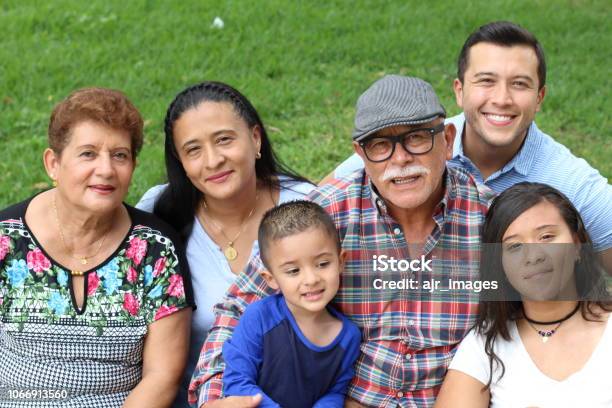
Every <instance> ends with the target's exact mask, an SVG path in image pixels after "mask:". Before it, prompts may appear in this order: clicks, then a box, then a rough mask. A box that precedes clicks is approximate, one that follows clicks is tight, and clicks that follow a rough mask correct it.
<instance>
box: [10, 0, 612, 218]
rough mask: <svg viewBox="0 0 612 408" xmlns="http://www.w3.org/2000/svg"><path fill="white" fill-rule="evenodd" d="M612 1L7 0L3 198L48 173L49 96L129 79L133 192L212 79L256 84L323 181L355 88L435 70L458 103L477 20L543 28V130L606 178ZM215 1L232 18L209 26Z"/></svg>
mask: <svg viewBox="0 0 612 408" xmlns="http://www.w3.org/2000/svg"><path fill="white" fill-rule="evenodd" d="M611 11H612V3H610V2H609V0H600V1H594V0H593V1H581V0H574V1H570V0H531V1H516V0H515V1H502V0H491V1H483V2H475V1H474V2H470V3H464V2H459V1H457V2H455V1H435V0H432V1H406V0H403V1H401V0H400V1H358V2H354V1H325V2H323V1H318V2H315V1H281V0H270V1H195V0H183V1H180V2H179V1H176V2H171V1H156V0H150V1H145V0H134V1H132V0H129V1H126V0H123V1H107V0H104V1H100V0H90V1H59V0H58V1H47V2H42V1H13V0H8V1H7V0H2V1H0V41H1V44H2V45H1V47H0V143H1V145H0V146H1V148H0V207H4V206H6V205H8V204H11V203H13V202H16V201H18V200H21V199H24V198H26V197H28V196H30V195H31V194H33V193H34V192H36V191H39V190H41V189H44V188H47V187H49V186H50V184H49V182H48V179H47V177H46V174H45V172H44V170H43V166H42V159H41V158H42V152H43V150H44V148H45V147H46V143H47V142H46V128H47V124H48V118H49V115H50V113H51V110H52V109H53V106H54V105H55V104H56V103H57V102H58V101H60V100H61V99H62V98H64V97H65V96H66V95H68V94H69V93H70V92H71V91H72V90H74V89H77V88H80V87H85V86H92V85H96V86H104V87H112V88H117V89H121V90H123V91H124V92H126V93H127V95H128V96H129V97H130V99H131V100H132V101H133V102H134V103H135V105H136V106H137V107H138V108H139V109H140V111H141V112H142V114H143V116H144V118H145V121H146V122H145V123H146V127H145V132H146V136H145V146H144V148H143V151H142V153H141V154H140V156H139V164H138V167H137V170H136V173H135V175H134V179H133V182H132V186H131V189H130V194H129V196H128V202H130V203H135V202H136V201H137V200H138V198H139V197H140V196H141V195H142V193H143V192H144V191H146V189H147V188H148V187H150V186H151V185H154V184H157V183H160V182H162V181H163V180H164V165H163V131H162V121H163V116H164V114H165V109H166V107H167V105H168V104H169V102H170V101H171V100H172V98H173V97H174V95H175V94H176V93H177V92H178V91H180V90H181V89H183V88H184V87H186V86H187V85H190V84H193V83H196V82H199V81H202V80H213V79H214V80H221V81H225V82H228V83H230V84H232V85H234V86H235V87H237V88H238V89H240V90H241V91H243V92H244V94H245V95H247V97H249V98H250V99H251V101H252V102H253V104H254V105H255V107H256V108H257V109H258V111H259V112H260V114H261V116H262V118H263V120H264V123H265V124H266V125H267V127H268V129H269V131H270V135H271V138H272V139H273V143H274V147H275V149H276V150H277V152H278V153H279V155H280V157H282V158H283V160H284V161H285V162H286V163H287V164H289V165H290V166H291V167H293V168H294V169H296V170H297V171H299V172H301V173H303V174H304V175H306V176H307V177H310V178H311V179H313V180H315V181H316V180H318V179H319V178H321V177H322V176H323V175H325V174H326V173H328V172H329V171H330V170H331V169H332V168H333V167H334V166H335V165H336V164H337V163H339V162H340V161H341V160H342V159H344V158H345V157H346V156H347V155H348V154H349V153H350V152H351V144H350V133H351V129H352V120H353V112H354V104H355V101H356V99H357V97H358V96H359V95H360V94H361V93H362V92H363V91H364V90H365V89H366V88H367V87H368V86H369V85H370V84H371V83H372V82H373V81H375V80H376V79H378V78H379V77H380V76H382V75H384V74H386V73H401V74H407V75H414V76H419V77H422V78H424V79H426V80H428V81H429V82H431V83H432V84H433V86H434V88H435V89H436V91H437V92H438V95H439V96H440V98H441V99H442V103H443V104H444V105H445V106H446V107H447V110H448V111H449V113H450V114H456V113H458V112H459V108H458V107H457V106H456V105H455V101H454V97H453V94H452V80H453V78H454V77H455V72H456V58H457V54H458V52H459V49H460V48H461V45H462V44H463V42H464V41H465V39H466V37H467V35H468V34H469V33H470V32H471V31H473V30H474V29H476V28H477V27H478V26H479V25H482V24H484V23H487V22H489V21H493V20H500V19H507V20H511V21H514V22H517V23H519V24H521V25H523V26H524V27H526V28H527V29H529V30H530V31H532V32H533V33H534V34H535V35H536V36H537V37H538V38H539V40H540V41H541V42H542V44H543V46H544V49H545V51H546V56H547V61H548V67H549V69H548V94H547V97H546V100H545V102H544V105H543V110H542V112H540V113H539V114H538V115H537V122H538V125H539V126H540V128H541V129H543V130H545V131H546V132H547V133H549V134H551V135H552V136H554V137H555V138H556V139H557V140H559V141H560V142H562V143H563V144H565V145H566V146H568V147H569V148H570V149H571V150H572V151H573V152H574V154H576V155H578V156H581V157H584V158H586V159H587V160H588V161H589V162H590V163H591V165H593V166H594V167H596V168H598V169H599V170H600V172H601V173H602V174H603V175H604V176H605V177H607V178H608V179H610V177H612V160H611V157H612V136H611V130H612V129H611V126H610V107H611V103H610V96H611V95H610V83H611V81H610V76H611V72H610V67H611V66H612V52H611V51H610V49H612V47H611V45H612V25H611V24H610V23H609V21H610V17H611ZM215 16H219V17H221V18H222V19H223V21H224V22H225V27H224V28H223V29H221V30H219V29H214V28H212V27H211V23H212V21H213V19H214V18H215Z"/></svg>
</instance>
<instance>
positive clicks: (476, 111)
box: [325, 21, 612, 270]
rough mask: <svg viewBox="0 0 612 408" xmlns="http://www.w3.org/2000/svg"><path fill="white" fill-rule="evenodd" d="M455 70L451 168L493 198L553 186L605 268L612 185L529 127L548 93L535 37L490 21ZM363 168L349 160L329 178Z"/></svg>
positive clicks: (610, 251) (611, 230)
mask: <svg viewBox="0 0 612 408" xmlns="http://www.w3.org/2000/svg"><path fill="white" fill-rule="evenodd" d="M457 65H458V67H457V79H455V81H454V89H455V95H456V100H457V104H458V105H459V106H460V107H461V108H463V110H464V113H463V114H460V115H458V116H455V117H453V118H450V119H448V120H447V122H448V123H453V124H454V125H455V127H456V128H457V137H456V138H455V143H454V146H453V155H452V160H451V163H450V164H452V165H456V166H461V167H463V168H465V169H466V170H467V171H468V172H470V173H471V174H472V175H473V176H474V177H475V178H476V179H477V180H478V181H480V182H484V183H485V184H486V185H487V186H488V187H490V188H491V189H492V190H494V191H496V192H498V193H499V192H502V191H504V190H505V189H507V188H508V187H510V186H512V185H514V184H516V183H519V182H521V181H532V182H539V183H545V184H548V185H551V186H553V187H555V188H557V189H558V190H560V191H561V192H563V193H564V194H565V195H566V196H567V197H568V198H569V199H570V200H571V201H572V203H573V204H574V206H575V207H576V208H577V209H578V211H579V212H580V215H581V216H582V218H583V219H584V222H585V224H586V227H587V230H588V232H589V235H590V236H591V238H592V240H593V246H594V248H595V250H596V251H599V252H600V253H602V254H603V255H604V257H605V259H604V261H605V262H606V265H607V266H608V270H610V265H611V264H612V259H611V258H612V186H610V185H609V184H608V182H607V180H606V179H605V178H604V177H602V176H601V175H600V174H599V172H598V171H597V170H595V169H593V168H592V167H590V166H589V164H588V163H587V162H586V161H585V160H584V159H580V158H577V157H575V156H574V155H573V154H572V153H571V152H570V151H569V150H568V149H567V148H566V147H565V146H563V145H561V144H560V143H558V142H556V141H555V140H554V139H553V138H552V137H550V136H548V135H547V134H545V133H543V132H542V131H540V130H539V129H538V127H537V126H536V124H535V122H533V119H534V117H535V115H536V113H537V112H538V111H539V110H540V107H541V105H542V102H543V100H544V97H545V95H546V86H545V85H546V61H545V58H544V51H543V49H542V46H541V45H540V43H539V42H538V40H537V39H536V38H535V37H534V36H533V34H531V33H530V32H529V31H527V30H525V29H524V28H522V27H519V26H518V25H516V24H513V23H510V22H504V21H500V22H493V23H489V24H487V25H484V26H482V27H480V28H479V29H478V30H476V31H475V32H473V33H472V34H470V36H469V37H468V39H467V40H466V42H465V44H464V45H463V48H462V50H461V53H460V54H459V59H458V64H457ZM362 166H363V163H362V161H361V160H360V158H359V157H358V156H357V155H353V156H351V157H350V158H349V159H347V160H346V161H345V162H344V163H342V164H341V165H340V166H338V168H337V169H336V170H335V172H334V176H333V177H335V178H340V177H343V176H345V175H347V174H350V173H351V172H352V171H354V170H355V169H357V168H360V167H362ZM329 178H330V177H329V176H328V177H327V178H326V179H325V180H329Z"/></svg>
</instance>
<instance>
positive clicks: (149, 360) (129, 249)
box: [0, 88, 192, 408]
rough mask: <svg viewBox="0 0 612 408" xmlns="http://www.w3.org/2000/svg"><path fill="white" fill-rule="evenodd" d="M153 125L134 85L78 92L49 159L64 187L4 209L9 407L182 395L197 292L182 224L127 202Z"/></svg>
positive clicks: (55, 118) (54, 135)
mask: <svg viewBox="0 0 612 408" xmlns="http://www.w3.org/2000/svg"><path fill="white" fill-rule="evenodd" d="M142 127H143V122H142V118H141V116H140V114H139V113H138V111H137V110H136V108H135V107H134V106H133V105H132V104H131V103H130V102H129V101H128V100H127V98H126V97H125V96H124V95H123V94H122V93H120V92H118V91H114V90H108V89H101V88H89V89H82V90H79V91H76V92H74V93H73V94H72V95H70V96H69V97H68V98H67V99H66V100H64V101H62V102H61V103H59V104H58V105H57V106H56V108H55V110H54V111H53V114H52V115H51V120H50V123H49V148H48V149H46V150H45V152H44V164H45V168H46V170H47V172H48V174H49V176H50V177H51V179H52V180H53V183H54V186H55V188H53V189H51V190H49V191H45V192H43V193H41V194H38V195H36V196H34V197H32V198H29V199H28V200H26V201H24V202H22V203H19V204H16V205H14V206H12V207H10V208H7V209H5V210H3V211H2V212H0V318H1V322H0V356H2V357H1V358H0V389H2V390H3V395H0V400H4V401H5V402H3V403H2V406H3V407H6V406H9V407H25V406H27V407H43V406H50V405H53V404H52V400H54V399H62V400H64V401H66V403H67V404H69V406H74V407H97V408H99V407H113V408H116V407H121V406H124V407H145V406H146V407H166V406H169V405H170V403H171V402H172V399H173V398H174V395H175V393H176V390H177V389H178V383H179V379H180V376H181V373H182V371H183V369H184V365H185V359H186V356H187V348H188V338H189V322H190V318H191V308H190V307H189V306H190V305H191V304H192V300H191V294H190V286H189V276H188V267H187V264H186V262H185V260H184V255H182V253H181V247H180V240H179V239H178V238H177V237H175V233H173V232H172V229H171V228H169V227H168V226H167V225H166V224H165V223H163V222H161V221H159V220H157V219H156V218H155V217H153V216H151V215H150V214H148V213H145V212H142V211H140V210H137V209H135V208H132V207H129V206H127V205H125V204H122V201H123V199H124V197H125V195H126V193H127V191H128V187H129V185H130V179H131V177H132V173H133V171H134V166H135V159H136V154H137V152H138V151H139V149H140V147H141V146H142ZM45 390H46V391H45ZM42 391H45V392H42ZM6 401H8V405H6V404H7V402H6ZM53 406H55V405H53Z"/></svg>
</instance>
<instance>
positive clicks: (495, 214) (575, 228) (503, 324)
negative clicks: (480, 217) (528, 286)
mask: <svg viewBox="0 0 612 408" xmlns="http://www.w3.org/2000/svg"><path fill="white" fill-rule="evenodd" d="M541 202H548V203H550V204H552V205H553V206H554V207H555V208H556V209H557V210H558V211H559V214H560V215H561V218H563V220H564V221H565V223H566V224H567V226H568V227H569V230H570V231H571V232H572V233H573V234H574V235H575V236H576V238H577V240H578V242H580V243H581V244H584V245H580V257H579V260H578V261H577V262H576V265H575V269H574V274H575V276H580V279H577V280H576V289H577V291H578V296H579V297H580V298H582V299H585V298H588V299H597V300H585V301H580V302H579V303H580V311H581V315H582V317H583V318H584V319H585V320H593V317H594V318H598V317H599V314H598V313H597V312H595V311H594V310H593V306H594V305H597V306H599V307H600V308H601V309H602V310H605V311H610V310H612V302H611V299H612V298H611V297H610V294H609V293H608V291H607V289H606V286H605V280H604V279H603V276H602V269H601V268H599V266H598V262H597V254H595V253H594V252H593V249H592V245H591V239H590V237H589V234H588V233H587V231H586V228H585V226H584V223H583V221H582V218H581V217H580V214H579V213H578V210H576V208H575V207H574V205H573V204H572V203H571V201H570V200H569V199H568V198H567V197H566V196H565V195H563V193H561V192H560V191H558V190H556V189H555V188H553V187H550V186H548V185H546V184H541V183H530V182H522V183H518V184H515V185H514V186H512V187H510V188H509V189H507V190H506V191H504V192H502V193H501V194H500V195H499V196H498V197H497V198H495V200H494V201H493V204H492V205H491V208H490V209H489V212H488V213H487V218H486V220H485V224H484V228H483V237H482V242H483V244H485V245H484V246H487V245H486V244H499V243H501V242H502V238H503V236H504V234H505V233H506V230H507V229H508V227H509V226H510V224H512V222H513V221H514V220H516V219H517V218H518V217H519V216H520V215H521V214H523V213H524V212H525V211H527V210H529V209H530V208H532V207H534V206H535V205H537V204H539V203H541ZM490 247H493V249H487V248H484V249H483V251H482V252H481V254H482V255H481V261H480V267H481V268H480V275H481V276H480V279H483V280H485V281H497V282H498V285H499V289H500V290H501V291H502V292H503V293H504V294H508V293H511V292H512V291H514V289H513V288H512V286H511V284H510V282H509V281H508V279H507V277H506V275H505V273H504V270H503V266H502V260H501V256H502V253H501V249H500V245H490ZM505 296H507V295H505ZM515 296H516V297H518V296H519V295H518V293H516V292H515ZM515 296H513V298H515ZM522 317H523V303H522V302H521V301H508V300H506V301H481V302H480V305H479V308H478V318H477V320H476V323H475V329H476V330H477V332H479V333H480V334H482V335H484V336H485V352H486V353H487V356H488V357H489V369H490V375H489V382H488V383H487V385H486V387H488V386H490V385H491V382H492V380H493V371H494V364H497V365H498V366H499V367H500V368H501V374H500V376H499V379H501V377H502V376H503V375H504V371H505V367H504V363H503V362H502V361H501V359H500V358H499V357H498V356H497V355H496V354H495V352H494V350H493V345H494V344H495V342H496V340H497V339H498V338H499V337H501V338H503V339H505V340H507V341H510V340H511V338H510V332H509V330H508V322H509V321H512V320H519V319H521V318H522ZM499 379H498V380H499Z"/></svg>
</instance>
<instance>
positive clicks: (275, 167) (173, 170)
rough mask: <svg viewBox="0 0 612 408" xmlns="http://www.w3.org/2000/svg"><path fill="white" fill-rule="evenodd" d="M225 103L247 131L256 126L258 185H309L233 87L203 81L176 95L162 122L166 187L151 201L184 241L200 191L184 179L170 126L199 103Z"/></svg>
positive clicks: (190, 227) (253, 109) (186, 178)
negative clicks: (279, 154) (280, 153)
mask: <svg viewBox="0 0 612 408" xmlns="http://www.w3.org/2000/svg"><path fill="white" fill-rule="evenodd" d="M208 101H212V102H226V103H229V104H230V105H231V106H232V107H233V109H234V111H235V112H236V113H237V114H238V116H240V117H241V118H242V119H243V120H244V122H245V123H246V124H247V125H248V127H249V128H250V129H252V128H253V127H254V126H258V127H259V129H260V134H261V150H260V153H261V158H260V159H258V160H257V161H256V162H255V175H256V177H257V181H258V183H259V184H260V185H262V186H266V187H270V188H273V189H280V183H279V180H278V178H277V176H278V175H282V176H286V177H288V178H289V179H291V180H293V181H295V182H296V183H297V182H304V181H305V182H309V181H308V180H307V179H306V178H304V177H302V176H300V175H298V174H297V173H296V172H294V171H293V170H291V169H290V168H289V167H287V166H286V165H284V164H283V163H282V162H281V161H280V160H279V159H278V158H277V157H276V155H275V154H274V151H273V150H272V146H271V144H270V139H269V138H268V134H267V133H266V129H265V127H264V125H263V123H262V121H261V119H260V118H259V114H258V113H257V111H256V110H255V108H254V107H253V105H252V104H251V102H249V100H248V99H247V98H246V97H245V96H244V95H243V94H241V93H240V92H239V91H238V90H236V89H234V88H233V87H231V86H229V85H227V84H224V83H222V82H213V81H206V82H202V83H200V84H196V85H193V86H190V87H188V88H187V89H185V90H183V91H182V92H180V93H179V94H178V95H176V97H175V98H174V100H173V101H172V103H171V104H170V106H169V107H168V111H167V112H166V119H165V121H164V132H165V134H166V139H165V161H166V173H167V176H168V186H167V188H165V189H164V190H163V192H162V193H161V195H160V196H159V198H158V199H157V201H156V202H155V207H154V210H153V211H154V213H155V214H156V215H157V216H158V217H160V218H161V219H163V220H164V221H166V222H167V223H169V224H170V225H172V226H173V227H174V229H176V230H177V231H178V232H179V233H180V235H181V237H182V238H183V239H184V240H185V241H186V240H187V238H189V235H190V234H191V231H192V229H193V220H194V215H195V213H196V210H197V208H198V205H200V201H201V199H202V196H203V194H202V192H201V191H200V190H198V189H197V188H196V187H195V186H194V185H193V183H192V182H191V180H189V178H188V177H187V174H186V173H185V170H184V168H183V165H182V164H181V161H180V160H179V156H178V153H177V151H176V148H175V147H174V124H175V122H176V121H177V120H178V119H179V118H180V117H181V115H182V114H183V113H185V111H187V110H189V109H192V108H195V107H196V106H198V105H199V104H201V103H202V102H208Z"/></svg>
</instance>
